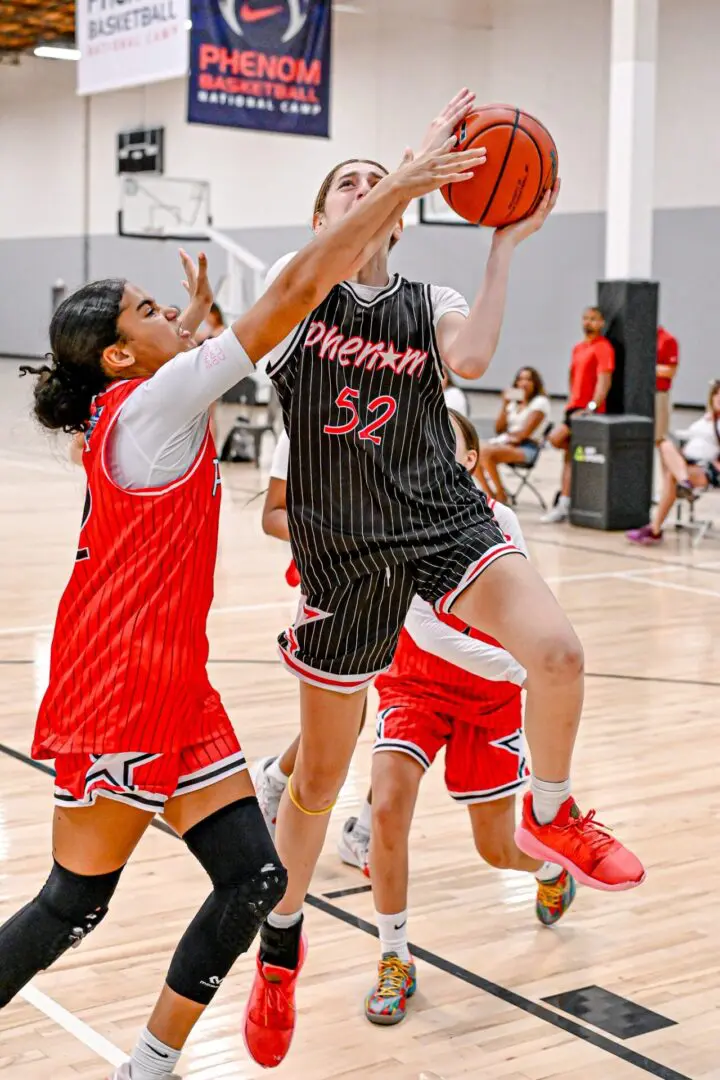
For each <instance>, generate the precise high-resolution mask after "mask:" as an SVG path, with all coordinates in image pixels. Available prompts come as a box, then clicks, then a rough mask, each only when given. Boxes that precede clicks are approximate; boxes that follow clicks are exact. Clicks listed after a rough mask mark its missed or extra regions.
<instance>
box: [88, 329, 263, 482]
mask: <svg viewBox="0 0 720 1080" xmlns="http://www.w3.org/2000/svg"><path fill="white" fill-rule="evenodd" d="M253 370H254V367H253V364H252V362H251V360H250V359H249V357H248V355H247V353H246V352H245V350H244V349H243V347H242V345H241V344H240V342H239V341H238V339H237V338H236V337H235V334H234V332H233V331H232V330H224V331H223V333H222V334H220V335H219V336H218V337H216V338H208V340H207V341H205V342H204V343H203V344H202V345H200V346H199V347H198V348H196V349H190V350H189V351H188V352H184V353H178V355H177V356H175V357H173V359H172V360H169V361H168V362H167V364H164V365H163V367H161V368H160V369H159V370H158V371H156V372H155V374H154V375H153V376H152V377H151V378H150V379H146V380H145V381H144V382H143V383H141V384H140V385H139V386H138V388H137V390H135V391H134V392H133V393H132V394H131V395H130V397H129V398H128V400H127V402H126V403H125V405H124V406H123V407H122V409H121V411H120V414H119V416H118V419H117V422H116V425H115V428H114V430H113V432H112V435H111V440H112V441H111V443H110V445H109V451H110V463H111V470H112V475H113V479H114V480H115V482H116V483H117V484H119V485H120V486H121V487H124V488H128V489H133V488H144V487H160V486H162V485H164V484H169V483H172V482H173V480H177V479H178V478H179V477H180V476H182V475H183V474H184V473H185V472H187V470H188V469H189V468H190V466H191V465H192V463H193V461H194V459H195V456H196V454H197V452H198V450H199V449H200V446H201V444H202V440H203V438H204V437H205V429H206V427H207V422H208V410H209V409H210V406H211V405H212V404H213V402H214V401H217V399H218V398H220V397H222V395H223V394H224V393H225V392H226V390H229V389H230V388H231V387H232V386H234V385H235V384H236V383H238V382H240V380H241V379H244V378H245V377H246V376H247V375H250V374H251V373H252V372H253Z"/></svg>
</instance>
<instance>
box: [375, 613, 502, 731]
mask: <svg viewBox="0 0 720 1080" xmlns="http://www.w3.org/2000/svg"><path fill="white" fill-rule="evenodd" d="M458 622H459V620H458ZM461 625H462V624H461ZM476 633H477V632H476V631H473V633H472V634H471V636H473V637H474V636H475V635H476ZM478 637H479V639H480V640H482V641H486V642H488V643H493V639H492V638H487V637H484V636H483V635H478ZM494 644H496V643H494ZM375 689H376V690H377V691H378V694H379V695H380V708H381V709H387V708H389V707H390V706H391V705H405V706H407V705H417V703H418V701H419V700H420V701H426V702H427V703H428V705H429V707H430V708H432V709H438V710H440V711H442V712H448V713H451V714H453V715H456V716H457V718H458V719H461V720H464V721H466V722H468V723H476V724H480V725H484V724H485V723H487V721H488V718H490V717H492V715H493V713H495V712H496V711H497V710H498V709H499V708H501V707H503V706H504V705H506V704H507V703H508V702H509V701H512V700H515V699H516V698H518V697H519V696H520V687H519V686H517V685H516V684H515V683H512V682H495V681H491V680H490V679H483V678H482V677H481V676H480V675H476V674H475V673H474V672H471V671H465V670H464V669H463V668H461V667H459V666H458V665H457V664H452V663H450V661H449V660H443V659H442V658H441V657H439V656H434V655H433V654H432V653H429V652H426V651H425V650H424V649H421V648H420V647H419V645H416V643H415V642H414V641H413V639H412V637H411V636H410V634H409V633H408V632H407V630H405V629H403V630H402V631H401V632H400V638H399V641H398V645H397V649H396V650H395V656H394V657H393V662H392V665H391V666H390V668H389V669H388V670H387V671H385V672H383V674H382V675H378V677H377V678H376V680H375Z"/></svg>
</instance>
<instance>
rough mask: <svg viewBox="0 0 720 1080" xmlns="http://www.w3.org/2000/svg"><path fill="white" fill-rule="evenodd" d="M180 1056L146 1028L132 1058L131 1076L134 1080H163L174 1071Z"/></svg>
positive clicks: (178, 1051) (178, 1052) (179, 1052)
mask: <svg viewBox="0 0 720 1080" xmlns="http://www.w3.org/2000/svg"><path fill="white" fill-rule="evenodd" d="M180 1054H181V1051H180V1050H173V1048H172V1046H168V1045H167V1044H166V1043H164V1042H160V1039H156V1038H155V1036H154V1035H153V1034H152V1033H151V1032H149V1031H148V1029H147V1028H145V1030H144V1031H143V1032H142V1033H141V1034H140V1038H139V1039H138V1041H137V1046H136V1047H135V1049H134V1050H133V1052H132V1057H131V1058H130V1076H131V1077H132V1080H162V1078H163V1077H166V1076H169V1075H170V1073H171V1072H172V1071H173V1069H174V1068H175V1066H176V1065H177V1063H178V1060H179V1058H180Z"/></svg>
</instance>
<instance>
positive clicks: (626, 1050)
mask: <svg viewBox="0 0 720 1080" xmlns="http://www.w3.org/2000/svg"><path fill="white" fill-rule="evenodd" d="M0 753H3V754H5V755H7V756H8V757H10V758H12V759H14V760H15V761H19V762H21V763H22V764H24V765H29V766H30V767H31V768H33V769H37V770H38V771H39V772H43V773H45V774H46V775H49V776H54V775H55V772H54V769H52V768H51V767H50V766H49V765H45V764H43V762H41V761H33V759H32V758H31V757H28V755H27V754H23V753H22V751H20V750H14V749H13V748H12V747H10V746H6V745H5V744H4V743H0ZM151 826H152V827H154V828H157V829H158V830H159V831H160V832H163V833H165V834H166V835H169V836H172V837H173V839H175V840H180V837H179V836H178V835H177V833H176V832H175V831H174V830H173V829H171V828H170V826H169V825H168V824H167V822H165V821H162V820H161V819H159V818H157V817H154V818H153V820H152V822H151ZM305 901H306V903H307V904H308V905H309V906H310V907H313V908H315V909H316V910H317V911H320V912H322V913H323V914H325V915H329V916H330V917H331V918H335V919H338V920H339V921H340V922H344V923H345V924H346V925H347V926H354V927H355V929H356V930H360V931H362V932H363V933H365V934H368V935H370V936H371V937H375V938H376V937H377V936H378V931H377V927H376V926H373V925H372V923H369V922H367V921H366V920H365V919H362V918H360V916H358V915H353V914H352V912H350V911H346V910H345V909H344V908H341V907H338V906H337V905H336V904H329V903H328V902H327V900H324V899H323V898H322V897H319V896H313V895H312V893H308V894H307V895H306V897H305ZM410 948H411V950H412V952H413V954H414V955H415V956H416V957H417V958H418V959H419V960H423V961H424V962H425V963H426V964H429V965H430V966H431V967H434V968H435V969H436V970H438V971H442V972H444V974H446V975H450V976H452V977H454V978H456V979H459V980H460V981H461V982H465V983H467V984H468V985H469V986H473V987H475V989H476V990H480V991H482V992H483V993H486V994H489V995H490V996H491V997H494V998H497V999H498V1000H500V1001H503V1002H504V1003H505V1004H506V1005H511V1006H513V1007H514V1008H517V1009H519V1010H520V1011H521V1012H524V1013H526V1014H527V1015H529V1016H533V1017H534V1018H535V1019H536V1020H542V1021H544V1022H545V1023H547V1024H550V1025H551V1026H552V1027H555V1028H558V1029H559V1030H561V1031H564V1032H565V1033H566V1034H567V1035H573V1036H575V1037H576V1038H578V1039H581V1040H582V1041H583V1042H587V1043H590V1045H592V1046H594V1047H595V1048H596V1049H597V1050H602V1051H604V1052H605V1053H607V1054H610V1055H611V1057H615V1058H618V1059H620V1060H622V1061H625V1062H626V1063H627V1064H628V1065H633V1066H635V1068H638V1069H641V1070H642V1071H644V1072H646V1073H649V1074H650V1075H652V1076H657V1077H659V1078H660V1080H692V1077H690V1076H687V1075H685V1073H680V1072H677V1071H676V1070H675V1069H672V1068H671V1067H670V1066H669V1065H663V1064H662V1063H661V1062H659V1061H655V1060H654V1059H653V1058H649V1057H647V1055H645V1054H641V1053H639V1052H638V1051H637V1050H633V1049H632V1047H630V1046H625V1045H624V1044H623V1043H620V1042H616V1041H615V1040H614V1039H611V1038H609V1037H608V1036H607V1035H602V1034H600V1032H599V1031H596V1030H595V1029H594V1028H590V1027H585V1026H584V1025H582V1024H580V1023H578V1022H577V1021H575V1020H571V1019H570V1018H569V1017H567V1016H565V1015H564V1014H563V1013H561V1012H554V1011H553V1010H552V1009H550V1008H548V1006H547V1005H541V1004H539V1003H538V1002H535V1001H533V1000H532V999H531V998H526V997H524V996H523V995H522V994H518V993H517V992H516V991H515V990H509V989H508V988H507V987H504V986H501V985H500V984H499V983H495V982H492V980H490V979H487V978H485V977H484V976H483V975H477V974H476V973H475V972H473V971H468V969H467V968H463V967H461V966H460V965H459V964H455V963H454V962H453V961H452V960H446V959H445V958H444V957H442V956H438V955H437V954H436V953H433V952H431V951H430V950H429V949H425V948H423V947H422V946H421V945H413V944H411V945H410ZM60 1008H62V1006H60ZM80 1023H84V1021H80ZM90 1030H92V1029H90ZM99 1037H100V1038H104V1036H99ZM109 1045H110V1046H112V1043H110V1044H109ZM116 1049H117V1048H116ZM123 1060H125V1059H123Z"/></svg>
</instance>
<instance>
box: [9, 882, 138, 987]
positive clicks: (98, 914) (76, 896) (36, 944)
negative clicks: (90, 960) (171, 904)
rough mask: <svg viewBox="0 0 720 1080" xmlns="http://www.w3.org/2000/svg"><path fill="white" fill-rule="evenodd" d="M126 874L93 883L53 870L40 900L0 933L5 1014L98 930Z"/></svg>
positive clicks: (15, 916) (36, 899) (30, 905)
mask: <svg viewBox="0 0 720 1080" xmlns="http://www.w3.org/2000/svg"><path fill="white" fill-rule="evenodd" d="M121 873H122V868H121V869H120V870H114V871H113V872H112V873H111V874H98V875H96V876H92V877H90V876H86V875H84V874H75V873H73V872H72V870H66V869H65V867H64V866H61V865H60V864H59V863H58V862H56V863H55V864H54V865H53V868H52V872H51V874H50V877H49V878H48V880H47V881H46V883H45V885H44V886H43V888H42V889H41V890H40V892H39V893H38V895H37V896H36V897H35V899H34V900H31V901H30V903H29V904H26V905H25V907H24V908H22V909H21V910H20V911H18V912H17V914H16V915H13V916H12V918H11V919H9V920H8V921H7V922H6V923H5V925H4V926H3V927H2V928H0V1008H2V1006H3V1005H7V1003H8V1002H9V1001H11V1000H12V998H13V997H14V996H15V994H17V992H18V990H21V989H22V988H23V986H25V984H26V983H28V982H29V981H30V979H32V977H33V976H34V975H36V974H37V972H38V971H43V970H44V969H45V968H48V967H50V965H51V964H53V963H54V962H55V961H56V960H57V959H58V958H59V957H60V956H62V954H63V953H64V952H67V950H68V949H70V948H73V947H74V946H77V945H79V944H80V942H81V941H82V940H83V938H85V937H87V935H88V934H89V933H90V932H91V931H92V930H94V929H95V927H96V926H99V924H100V923H101V922H102V920H103V919H104V918H105V916H106V915H107V911H108V906H109V904H110V901H111V900H112V897H113V893H114V892H115V889H116V888H117V883H118V881H119V880H120V875H121Z"/></svg>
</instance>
